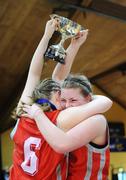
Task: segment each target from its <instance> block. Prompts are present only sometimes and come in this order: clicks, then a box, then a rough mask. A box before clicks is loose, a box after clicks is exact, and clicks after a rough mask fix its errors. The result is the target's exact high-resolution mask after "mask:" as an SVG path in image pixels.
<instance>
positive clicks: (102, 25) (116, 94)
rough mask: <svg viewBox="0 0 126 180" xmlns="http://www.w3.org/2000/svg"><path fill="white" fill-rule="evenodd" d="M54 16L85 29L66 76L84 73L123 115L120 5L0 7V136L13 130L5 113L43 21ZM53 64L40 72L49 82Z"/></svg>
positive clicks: (82, 0)
mask: <svg viewBox="0 0 126 180" xmlns="http://www.w3.org/2000/svg"><path fill="white" fill-rule="evenodd" d="M52 13H57V14H60V15H63V16H65V17H68V18H71V19H73V20H74V21H76V22H78V23H80V24H81V25H82V26H84V27H86V28H88V29H89V36H88V40H87V42H86V43H85V44H84V45H83V46H82V47H81V49H80V51H79V53H78V55H77V57H76V60H75V63H74V65H73V67H72V72H74V73H77V72H80V73H84V74H85V75H87V76H88V77H89V78H90V80H91V82H92V83H94V84H95V85H96V86H97V87H99V88H100V89H101V90H102V91H103V92H105V93H106V95H107V96H109V97H111V98H112V99H113V100H114V101H116V102H117V103H119V104H120V105H121V106H122V107H123V108H125V109H126V93H125V89H126V1H125V0H102V1H101V0H73V1H70V0H29V1H26V0H18V1H16V0H11V1H9V0H1V1H0V82H1V83H0V95H1V96H0V117H1V118H0V132H3V131H5V130H6V129H7V128H9V127H11V126H12V125H13V124H14V121H13V120H12V119H11V118H10V112H11V111H12V109H13V108H14V107H15V106H16V103H17V100H18V98H19V97H20V94H21V92H22V89H23V87H24V83H25V81H26V77H27V72H28V68H29V64H30V61H31V58H32V55H33V53H34V51H35V49H36V47H37V45H38V43H39V40H40V39H41V37H42V35H43V32H44V27H45V23H46V21H47V20H48V19H49V15H50V14H52ZM55 64H56V63H55V62H51V61H50V62H49V63H48V65H46V66H45V69H44V72H43V75H42V76H43V78H45V77H49V76H51V73H52V69H53V68H54V66H55Z"/></svg>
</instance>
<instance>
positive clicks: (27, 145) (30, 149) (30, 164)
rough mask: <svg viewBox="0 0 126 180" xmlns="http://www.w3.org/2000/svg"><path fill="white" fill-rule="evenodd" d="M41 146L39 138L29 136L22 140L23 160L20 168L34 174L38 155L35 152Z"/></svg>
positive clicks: (36, 168)
mask: <svg viewBox="0 0 126 180" xmlns="http://www.w3.org/2000/svg"><path fill="white" fill-rule="evenodd" d="M40 146H41V139H40V138H35V137H30V138H28V139H26V140H25V142H24V161H23V162H22V163H21V167H22V169H23V170H24V171H25V172H27V173H28V174H30V175H32V176H33V175H34V174H35V173H36V172H37V170H38V161H39V159H38V157H37V156H36V154H35V151H36V150H39V149H40Z"/></svg>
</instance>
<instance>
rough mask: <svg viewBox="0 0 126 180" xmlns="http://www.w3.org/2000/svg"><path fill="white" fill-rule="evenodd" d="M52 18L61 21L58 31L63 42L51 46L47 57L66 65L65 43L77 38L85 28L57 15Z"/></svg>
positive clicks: (46, 54)
mask: <svg viewBox="0 0 126 180" xmlns="http://www.w3.org/2000/svg"><path fill="white" fill-rule="evenodd" d="M50 17H51V18H57V19H58V20H59V28H58V30H57V31H58V32H60V34H61V41H60V42H59V44H56V45H51V46H49V47H48V49H47V51H46V53H45V57H46V58H49V59H52V60H55V61H58V62H60V63H61V64H65V60H64V59H65V56H66V51H65V49H64V47H63V44H64V41H65V40H66V39H68V38H72V37H74V36H76V35H77V34H78V33H79V32H80V31H83V30H84V28H83V27H82V26H81V25H80V24H77V23H76V22H74V21H71V20H70V19H68V18H65V17H62V16H59V15H57V14H52V15H50Z"/></svg>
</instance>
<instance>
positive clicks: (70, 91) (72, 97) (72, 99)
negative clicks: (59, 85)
mask: <svg viewBox="0 0 126 180" xmlns="http://www.w3.org/2000/svg"><path fill="white" fill-rule="evenodd" d="M90 100H91V98H90V96H86V97H84V96H83V94H82V93H81V89H80V88H63V89H62V90H61V96H60V103H61V107H62V109H66V108H68V107H74V106H80V105H82V104H86V103H88V102H89V101H90Z"/></svg>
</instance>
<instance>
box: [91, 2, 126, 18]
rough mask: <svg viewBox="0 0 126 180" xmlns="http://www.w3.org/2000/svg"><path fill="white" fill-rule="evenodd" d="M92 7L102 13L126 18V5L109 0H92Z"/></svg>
mask: <svg viewBox="0 0 126 180" xmlns="http://www.w3.org/2000/svg"><path fill="white" fill-rule="evenodd" d="M89 8H90V9H92V10H95V11H97V12H100V13H102V14H105V15H108V16H112V17H116V18H119V19H122V20H126V7H125V6H121V5H120V4H117V3H113V2H110V1H107V0H102V1H101V0H92V3H91V4H90V7H89Z"/></svg>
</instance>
